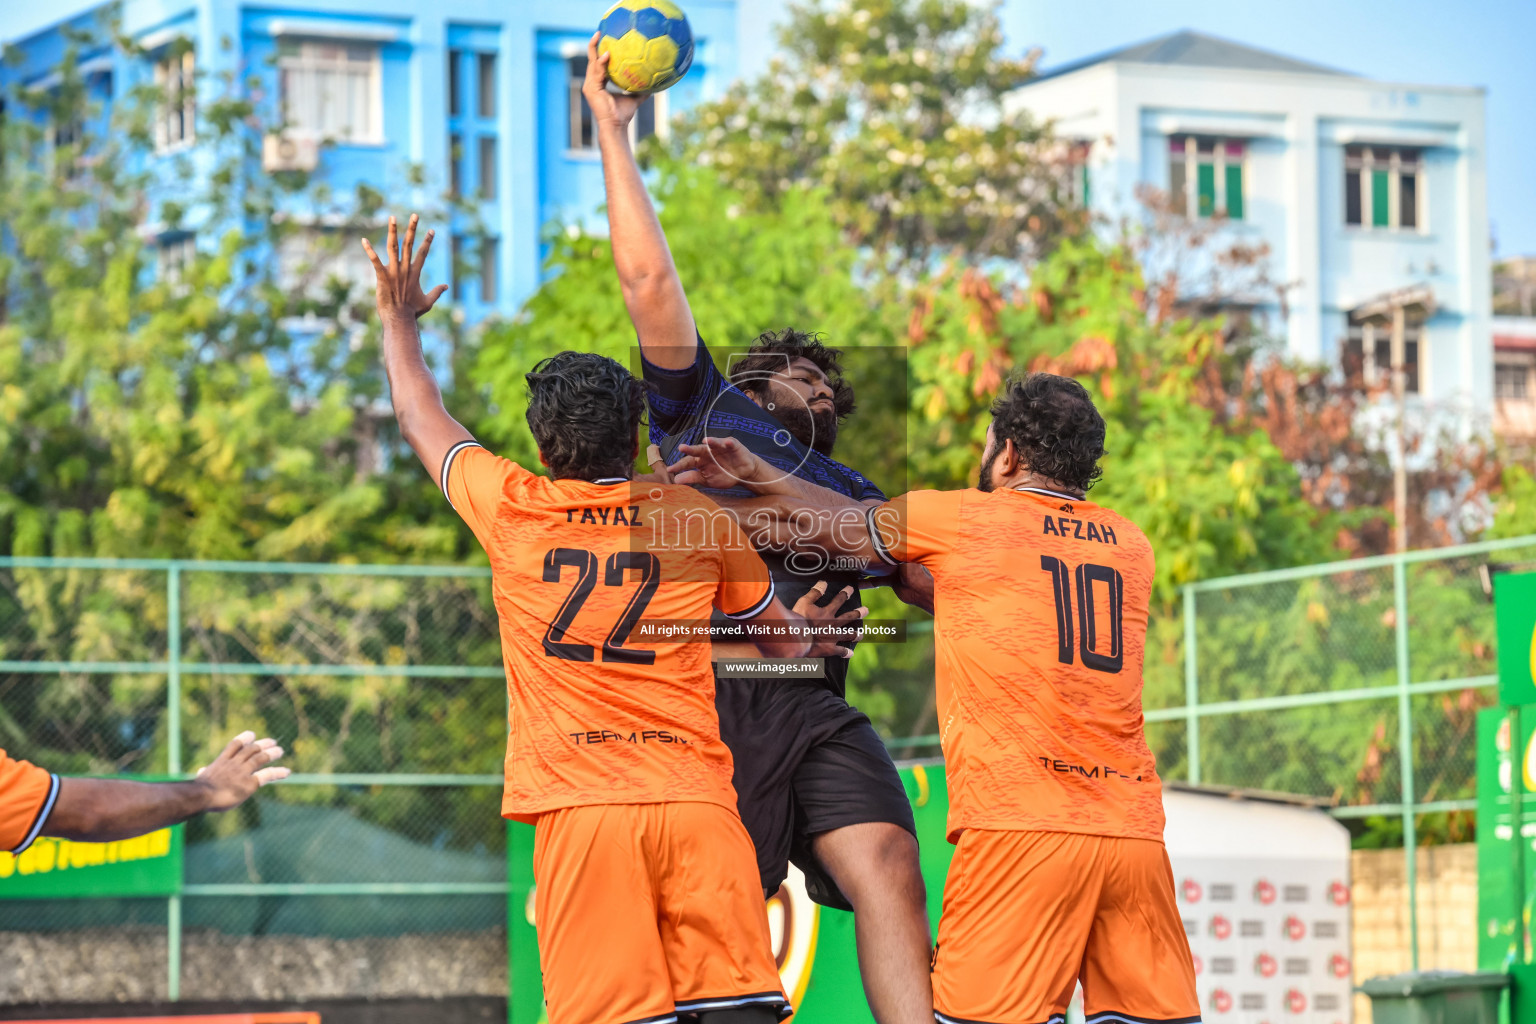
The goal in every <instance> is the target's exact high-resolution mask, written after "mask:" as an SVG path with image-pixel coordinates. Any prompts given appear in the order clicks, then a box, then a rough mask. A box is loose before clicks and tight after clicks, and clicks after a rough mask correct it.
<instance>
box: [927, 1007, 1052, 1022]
mask: <svg viewBox="0 0 1536 1024" xmlns="http://www.w3.org/2000/svg"><path fill="white" fill-rule="evenodd" d="M933 1019H934V1020H936V1021H938V1024H993V1022H992V1021H986V1020H972V1019H970V1018H969V1017H951V1016H950V1015H949V1014H947V1013H940V1012H939V1011H938V1010H934V1011H933ZM1066 1022H1067V1018H1066V1017H1064V1016H1063V1015H1062V1014H1059V1013H1053V1014H1051V1015H1050V1016H1049V1017H1047V1018H1045V1020H1043V1021H1041V1022H1040V1024H1066Z"/></svg>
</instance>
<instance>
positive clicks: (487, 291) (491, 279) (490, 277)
mask: <svg viewBox="0 0 1536 1024" xmlns="http://www.w3.org/2000/svg"><path fill="white" fill-rule="evenodd" d="M500 256H501V239H499V238H486V239H482V240H481V242H480V301H481V302H483V303H485V304H486V305H488V306H489V305H492V304H493V303H495V301H496V281H497V278H498V277H499V276H500V270H501V260H500Z"/></svg>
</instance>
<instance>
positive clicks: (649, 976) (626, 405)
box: [363, 216, 858, 1024]
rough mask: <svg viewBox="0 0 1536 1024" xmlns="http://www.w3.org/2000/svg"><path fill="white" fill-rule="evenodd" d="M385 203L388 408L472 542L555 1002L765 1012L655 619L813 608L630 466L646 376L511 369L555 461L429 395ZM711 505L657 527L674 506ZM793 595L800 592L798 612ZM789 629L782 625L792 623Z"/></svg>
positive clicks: (619, 1022) (716, 764) (701, 736)
mask: <svg viewBox="0 0 1536 1024" xmlns="http://www.w3.org/2000/svg"><path fill="white" fill-rule="evenodd" d="M415 234H416V218H415V217H414V216H413V217H412V218H411V222H410V225H409V227H408V229H407V230H406V233H405V243H404V248H403V250H401V249H400V247H399V245H398V242H397V234H396V227H395V221H394V219H393V218H391V219H390V222H389V264H388V266H385V265H384V263H383V262H381V261H380V260H379V258H378V256H377V255H375V253H374V251H373V248H372V246H370V245H369V244H368V243H367V242H366V241H364V243H363V246H364V249H365V250H366V251H367V253H368V255H369V258H370V259H371V260H372V261H373V264H374V270H375V273H376V275H377V278H378V292H377V299H378V307H379V314H380V317H381V318H382V320H383V324H384V365H385V369H386V372H387V374H388V377H389V384H390V396H391V399H392V401H393V403H394V409H395V415H396V417H397V418H398V420H399V422H400V431H401V434H402V435H403V436H404V438H405V440H406V441H407V442H408V443H409V444H410V445H411V447H412V448H413V449H414V450H415V452H416V454H417V455H418V456H419V457H420V458H421V461H422V463H423V465H425V466H426V467H427V469H428V470H429V471H430V472H431V473H432V474H433V476H434V477H435V478H436V479H437V480H438V482H439V485H440V486H441V487H442V490H443V493H444V494H445V495H446V496H447V498H448V501H449V503H450V504H451V505H452V506H453V508H454V510H455V511H457V512H458V514H459V515H460V516H461V517H463V519H464V521H465V522H466V523H467V524H468V525H469V527H470V529H471V530H472V531H473V532H474V534H475V537H476V538H477V539H478V540H479V541H480V544H481V545H482V546H483V547H484V548H485V551H486V554H487V555H488V556H489V558H490V563H491V573H492V583H491V590H492V596H493V599H494V601H495V604H496V613H497V618H498V620H499V622H500V629H501V646H502V654H503V658H504V660H505V662H506V670H507V689H508V698H509V722H510V735H509V737H508V741H507V756H506V766H505V767H506V790H505V795H504V797H503V801H502V813H503V814H504V815H506V816H507V817H509V818H512V819H514V820H517V821H523V822H529V823H532V824H533V825H534V829H535V837H534V860H533V873H534V879H535V881H536V883H537V896H536V898H535V908H534V913H535V917H536V920H537V922H538V933H539V961H540V965H541V967H542V968H543V975H544V992H545V1001H546V1004H547V1006H548V1011H549V1019H550V1022H551V1024H666V1022H670V1021H676V1020H680V1019H685V1020H688V1021H696V1022H699V1024H771V1022H774V1021H777V1020H779V1019H781V1018H782V1017H784V1016H788V1014H789V1006H788V1003H787V1002H786V1001H785V999H784V995H783V992H782V991H781V988H780V984H779V977H778V971H777V969H776V967H775V965H774V961H773V954H772V951H771V949H770V946H769V932H768V919H767V914H766V911H765V908H764V906H763V902H762V899H761V898H760V895H759V893H758V887H757V872H756V870H755V869H756V864H755V859H754V856H753V850H752V843H751V839H750V838H749V837H748V835H747V832H746V829H744V828H743V827H742V824H741V819H740V818H739V817H738V816H737V813H736V794H735V793H734V791H733V790H732V789H731V755H730V751H729V750H728V749H727V748H726V746H725V744H724V743H722V742H721V740H720V729H719V721H718V719H717V717H716V714H715V708H714V699H713V698H714V679H713V676H712V674H711V672H710V665H709V655H708V648H707V647H706V646H705V645H704V644H701V643H698V642H695V641H691V640H688V639H686V638H678V639H666V638H656V637H655V636H654V635H653V634H651V633H648V632H647V628H646V627H647V626H648V624H655V623H657V622H658V621H661V622H666V623H670V624H676V625H686V624H688V623H696V622H699V621H705V622H707V621H708V619H709V615H710V610H711V608H712V607H713V608H718V609H719V610H720V611H721V612H723V613H724V614H725V615H727V616H729V617H730V618H731V619H733V620H735V621H739V622H743V623H749V624H752V625H754V626H755V627H759V628H764V629H767V630H768V631H769V632H768V633H766V634H757V635H762V636H764V639H762V640H760V641H759V642H758V644H757V651H758V652H759V653H761V654H764V655H769V656H776V657H790V658H796V657H802V656H804V655H806V654H807V653H808V652H810V651H814V650H816V649H815V648H812V647H811V645H810V644H809V642H807V641H806V640H805V639H804V636H805V634H804V632H803V631H804V629H805V627H806V626H807V625H808V624H810V625H813V626H818V627H826V626H829V625H835V624H838V623H841V622H847V621H849V620H850V619H856V618H857V617H858V615H857V613H855V614H854V615H852V616H850V617H847V618H840V617H836V616H832V615H831V614H830V613H828V612H826V611H824V610H822V609H820V608H819V607H818V605H817V602H818V601H819V600H820V598H821V597H822V594H821V593H820V592H813V593H812V594H810V595H808V596H806V597H804V598H802V599H801V600H800V602H799V603H798V604H797V606H796V610H795V611H789V610H787V609H786V608H785V607H784V606H783V605H782V604H781V603H780V601H779V599H778V598H777V597H776V596H775V591H774V585H773V581H772V579H771V578H770V576H769V575H768V570H767V567H766V566H764V565H763V562H762V559H761V558H759V557H758V555H757V553H756V552H755V551H753V550H752V548H751V546H750V545H749V544H747V542H746V540H745V538H744V537H742V535H741V533H740V530H739V529H738V527H737V526H736V523H735V521H734V520H733V519H731V518H730V517H729V516H724V515H719V514H715V515H714V516H713V517H710V516H709V515H708V513H709V512H710V511H711V510H713V509H714V506H712V505H711V504H710V502H709V501H708V500H707V499H705V498H704V497H702V496H700V495H698V494H696V493H695V492H694V491H692V490H691V489H690V488H688V487H684V486H680V485H675V484H669V485H663V484H651V483H646V484H639V485H637V484H636V483H635V482H634V481H633V480H632V476H633V474H632V467H633V465H634V462H635V458H636V455H637V449H638V443H639V442H638V430H639V425H640V417H641V413H642V411H643V409H644V404H645V387H644V385H643V383H642V382H641V381H639V380H637V379H635V378H634V377H633V376H632V375H631V374H630V373H629V371H628V370H626V369H625V368H624V367H623V366H621V365H619V364H618V363H616V362H614V361H613V360H612V359H606V358H603V357H601V356H597V355H593V354H590V353H580V352H562V353H560V354H559V355H556V356H553V357H552V358H549V359H546V360H544V361H543V362H541V363H539V364H538V366H536V367H535V368H534V370H533V372H531V373H529V374H528V375H527V381H528V393H529V404H528V415H527V418H528V426H529V428H530V430H531V431H532V433H533V436H534V439H535V440H536V441H537V442H538V447H539V458H540V460H541V461H542V462H543V463H544V464H545V466H547V467H548V469H549V476H547V477H546V476H540V475H535V474H533V473H530V472H528V471H527V470H525V469H523V468H522V467H521V466H519V465H517V464H516V463H513V462H510V461H508V460H506V459H503V458H498V457H497V456H495V455H492V454H491V453H490V452H488V451H486V450H485V449H484V448H482V447H481V446H480V445H479V444H478V443H477V442H476V441H475V439H474V438H473V437H472V436H471V435H470V433H469V431H467V430H465V429H464V428H463V427H462V426H461V425H460V424H459V423H458V422H457V421H456V420H454V418H453V417H452V416H450V415H449V414H448V412H447V411H446V410H445V409H444V408H443V402H442V395H441V393H440V392H439V391H438V387H437V384H436V382H435V381H434V380H433V378H432V374H431V371H430V370H429V369H428V368H427V365H426V362H425V360H424V359H423V358H422V353H421V340H420V335H419V333H418V330H417V324H416V321H417V318H418V317H420V316H421V315H422V314H424V313H426V312H427V311H428V310H430V309H431V308H432V305H433V303H434V302H435V301H436V300H437V298H438V297H439V296H440V295H441V294H442V292H443V289H442V288H441V287H439V288H437V289H435V290H434V291H433V292H432V293H431V294H430V295H429V294H426V293H425V292H423V290H422V287H421V268H422V265H423V264H424V263H425V262H426V257H427V251H428V249H429V248H430V245H431V239H432V236H431V233H428V235H427V238H426V241H425V243H424V244H423V245H422V248H421V251H420V253H419V254H417V253H413V247H414V241H415ZM701 513H702V514H704V515H705V518H712V521H711V522H709V524H708V525H709V529H708V530H707V531H706V532H705V533H704V534H703V535H702V536H699V535H697V534H690V535H689V539H688V542H687V543H686V544H680V543H676V542H675V541H674V542H673V543H670V544H669V543H668V542H667V538H668V532H667V531H668V530H669V529H670V527H669V525H668V524H669V523H676V522H677V521H679V520H683V521H692V520H691V518H690V517H693V516H695V515H697V514H701ZM802 613H808V617H803V616H802ZM794 630H800V631H801V632H799V633H798V634H796V633H794V632H793V631H794Z"/></svg>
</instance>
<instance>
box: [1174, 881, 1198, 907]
mask: <svg viewBox="0 0 1536 1024" xmlns="http://www.w3.org/2000/svg"><path fill="white" fill-rule="evenodd" d="M1179 892H1180V894H1182V895H1183V897H1184V902H1185V903H1199V902H1200V897H1201V895H1203V893H1202V890H1201V888H1200V883H1199V882H1197V881H1195V880H1194V879H1193V878H1186V879H1184V884H1183V885H1181V886H1179Z"/></svg>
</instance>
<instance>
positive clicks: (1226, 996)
mask: <svg viewBox="0 0 1536 1024" xmlns="http://www.w3.org/2000/svg"><path fill="white" fill-rule="evenodd" d="M1211 1009H1213V1010H1215V1011H1216V1012H1217V1013H1230V1012H1232V993H1231V992H1228V991H1227V990H1226V989H1224V988H1218V989H1217V990H1216V991H1214V992H1212V993H1211Z"/></svg>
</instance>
